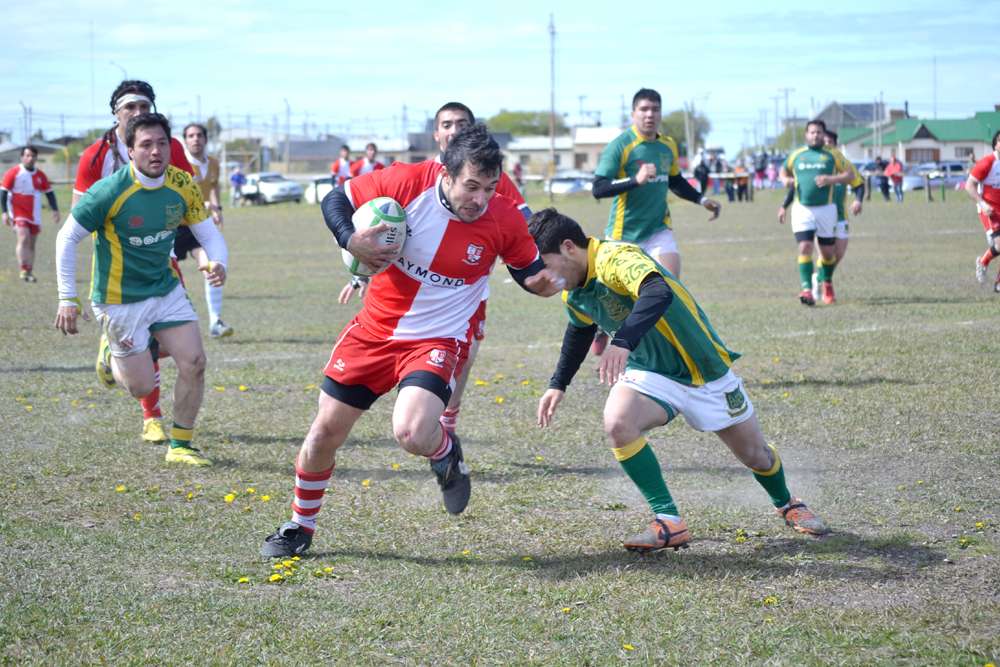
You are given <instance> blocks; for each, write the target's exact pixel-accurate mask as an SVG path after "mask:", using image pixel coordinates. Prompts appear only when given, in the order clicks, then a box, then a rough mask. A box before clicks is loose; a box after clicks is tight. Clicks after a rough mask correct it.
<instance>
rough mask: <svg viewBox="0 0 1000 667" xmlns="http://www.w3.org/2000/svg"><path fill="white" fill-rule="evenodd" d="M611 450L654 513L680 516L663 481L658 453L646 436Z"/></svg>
mask: <svg viewBox="0 0 1000 667" xmlns="http://www.w3.org/2000/svg"><path fill="white" fill-rule="evenodd" d="M611 451H612V452H614V454H615V458H616V459H617V460H618V463H620V464H621V466H622V468H623V469H624V470H625V473H626V474H627V475H628V476H629V479H631V480H632V482H633V483H634V484H635V485H636V486H637V487H638V488H639V491H641V492H642V495H643V496H644V497H645V498H646V502H647V503H649V506H650V508H652V510H653V512H654V513H656V514H672V515H674V516H679V513H678V512H677V506H676V505H675V504H674V499H673V498H672V497H671V495H670V490H669V489H667V483H666V482H665V481H663V472H662V471H661V470H660V462H659V461H657V460H656V454H654V453H653V448H652V447H650V446H649V443H647V442H646V438H644V437H641V436H640V437H639V439H638V440H634V441H633V442H630V443H628V444H627V445H624V446H622V447H613V448H612V449H611Z"/></svg>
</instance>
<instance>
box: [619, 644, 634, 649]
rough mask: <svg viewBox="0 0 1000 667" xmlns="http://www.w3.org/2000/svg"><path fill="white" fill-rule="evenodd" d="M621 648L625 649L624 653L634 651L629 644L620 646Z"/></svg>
mask: <svg viewBox="0 0 1000 667" xmlns="http://www.w3.org/2000/svg"><path fill="white" fill-rule="evenodd" d="M622 648H623V649H625V650H626V651H634V650H635V647H634V646H632V645H631V644H622Z"/></svg>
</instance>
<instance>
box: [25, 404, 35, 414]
mask: <svg viewBox="0 0 1000 667" xmlns="http://www.w3.org/2000/svg"><path fill="white" fill-rule="evenodd" d="M24 409H25V410H27V411H28V412H31V411H32V410H34V409H35V407H34V406H33V405H26V406H24Z"/></svg>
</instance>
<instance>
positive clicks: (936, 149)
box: [840, 111, 1000, 164]
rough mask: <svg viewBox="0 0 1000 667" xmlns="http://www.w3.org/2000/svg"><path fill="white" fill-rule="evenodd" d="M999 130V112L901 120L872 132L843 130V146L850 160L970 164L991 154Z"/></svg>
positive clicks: (865, 129) (851, 129)
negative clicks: (898, 159)
mask: <svg viewBox="0 0 1000 667" xmlns="http://www.w3.org/2000/svg"><path fill="white" fill-rule="evenodd" d="M998 130H1000V111H980V112H978V113H976V114H975V115H974V116H973V117H972V118H942V119H924V118H900V119H897V120H894V121H892V122H889V123H885V124H883V125H881V126H880V127H879V128H878V131H876V130H875V129H873V128H870V127H867V128H861V127H853V128H844V129H842V130H841V131H840V145H841V147H842V149H843V151H844V154H845V155H846V156H847V157H848V158H849V159H851V160H857V161H861V160H865V161H867V160H874V159H875V158H876V157H883V158H886V159H888V158H889V157H891V156H892V155H896V156H897V157H899V158H900V159H901V160H902V161H903V162H904V163H907V164H911V163H912V164H916V163H920V162H948V161H962V162H968V161H971V160H972V159H978V158H981V157H982V156H983V155H985V154H986V153H988V152H989V151H990V150H992V146H991V145H990V140H991V139H992V138H993V135H994V134H995V133H996V132H997V131H998Z"/></svg>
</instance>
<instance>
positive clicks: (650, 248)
mask: <svg viewBox="0 0 1000 667" xmlns="http://www.w3.org/2000/svg"><path fill="white" fill-rule="evenodd" d="M639 247H640V248H642V249H643V250H644V251H645V252H646V254H647V255H649V256H650V257H652V258H653V259H655V260H657V261H659V257H660V255H666V254H675V255H676V254H679V253H678V250H677V241H675V240H674V232H673V230H672V229H668V228H666V227H664V228H663V229H661V230H660V231H658V232H656V233H655V234H653V235H652V236H650V237H649V238H648V239H646V240H645V241H643V242H642V243H640V244H639Z"/></svg>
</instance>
